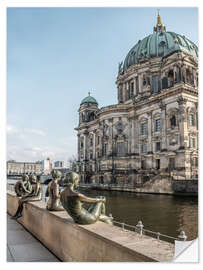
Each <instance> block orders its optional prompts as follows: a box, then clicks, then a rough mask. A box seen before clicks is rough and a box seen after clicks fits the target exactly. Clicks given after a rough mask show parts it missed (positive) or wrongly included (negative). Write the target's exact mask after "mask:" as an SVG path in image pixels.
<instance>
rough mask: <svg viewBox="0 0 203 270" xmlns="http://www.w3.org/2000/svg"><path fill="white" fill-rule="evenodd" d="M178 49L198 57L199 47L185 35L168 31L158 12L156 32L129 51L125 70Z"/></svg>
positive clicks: (124, 66) (124, 65)
mask: <svg viewBox="0 0 203 270" xmlns="http://www.w3.org/2000/svg"><path fill="white" fill-rule="evenodd" d="M178 51H181V52H185V53H187V54H189V55H191V56H193V57H196V58H197V57H198V47H197V46H196V45H195V44H194V43H193V42H192V41H190V40H189V39H187V38H186V37H185V36H181V35H179V34H176V33H174V32H166V28H165V26H164V25H162V22H161V17H160V15H159V14H158V18H157V25H156V26H155V27H154V33H153V34H151V35H149V36H147V37H145V38H144V39H142V40H139V41H138V43H137V44H136V45H135V46H134V47H133V48H132V49H131V50H130V51H129V53H128V54H127V56H126V58H125V61H124V64H123V71H124V70H126V69H127V68H129V67H130V66H132V65H134V64H138V63H139V62H140V61H142V60H148V59H150V58H153V57H166V56H169V55H170V54H173V53H174V52H178Z"/></svg>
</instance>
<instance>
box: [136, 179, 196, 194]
mask: <svg viewBox="0 0 203 270" xmlns="http://www.w3.org/2000/svg"><path fill="white" fill-rule="evenodd" d="M136 191H137V192H145V193H160V194H178V195H198V181H197V180H172V179H171V177H168V176H164V175H157V176H155V177H154V178H153V179H152V180H150V181H148V182H146V183H145V184H144V185H143V187H141V188H136Z"/></svg>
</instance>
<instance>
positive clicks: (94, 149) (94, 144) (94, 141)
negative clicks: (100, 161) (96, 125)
mask: <svg viewBox="0 0 203 270" xmlns="http://www.w3.org/2000/svg"><path fill="white" fill-rule="evenodd" d="M93 159H96V130H94V131H93Z"/></svg>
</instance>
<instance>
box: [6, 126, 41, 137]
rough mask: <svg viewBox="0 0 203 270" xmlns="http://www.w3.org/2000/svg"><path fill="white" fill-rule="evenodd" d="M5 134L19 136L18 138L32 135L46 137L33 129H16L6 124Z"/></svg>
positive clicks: (38, 130) (39, 130)
mask: <svg viewBox="0 0 203 270" xmlns="http://www.w3.org/2000/svg"><path fill="white" fill-rule="evenodd" d="M6 129H7V133H8V135H9V134H11V135H12V134H19V135H20V136H25V135H27V134H34V135H39V136H42V137H45V136H46V133H45V132H44V131H43V130H41V129H33V128H22V129H20V128H17V127H15V126H13V125H10V124H8V125H7V128H6Z"/></svg>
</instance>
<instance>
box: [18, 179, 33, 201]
mask: <svg viewBox="0 0 203 270" xmlns="http://www.w3.org/2000/svg"><path fill="white" fill-rule="evenodd" d="M14 191H15V193H16V195H17V196H18V197H22V196H24V195H26V194H29V193H30V192H31V191H32V186H31V183H30V179H29V177H28V175H27V174H25V175H23V176H22V180H20V181H17V182H16V183H15V185H14Z"/></svg>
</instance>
